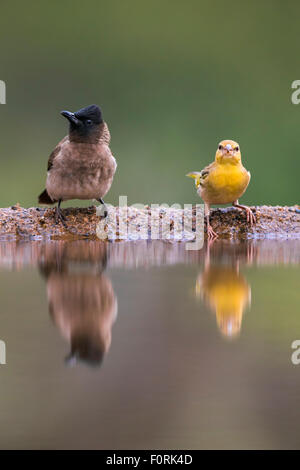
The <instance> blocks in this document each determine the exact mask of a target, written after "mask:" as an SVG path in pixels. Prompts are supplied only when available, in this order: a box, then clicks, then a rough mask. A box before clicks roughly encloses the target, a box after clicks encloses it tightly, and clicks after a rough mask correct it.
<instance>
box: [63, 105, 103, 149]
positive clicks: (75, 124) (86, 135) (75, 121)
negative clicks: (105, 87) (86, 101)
mask: <svg viewBox="0 0 300 470" xmlns="http://www.w3.org/2000/svg"><path fill="white" fill-rule="evenodd" d="M61 115H62V116H64V117H65V118H67V119H68V121H69V123H70V129H69V134H70V137H71V138H72V140H77V141H93V140H94V139H97V136H98V134H99V132H100V128H101V124H103V118H102V113H101V109H100V108H99V106H97V105H96V104H91V105H90V106H87V107H86V108H82V109H79V110H78V111H76V112H75V113H72V112H70V111H61Z"/></svg>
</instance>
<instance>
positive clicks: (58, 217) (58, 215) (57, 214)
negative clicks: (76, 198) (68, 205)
mask: <svg viewBox="0 0 300 470" xmlns="http://www.w3.org/2000/svg"><path fill="white" fill-rule="evenodd" d="M59 222H61V223H62V224H63V226H64V227H65V228H67V224H66V217H65V216H64V214H63V213H62V211H61V209H58V207H57V208H56V211H55V223H56V224H58V223H59Z"/></svg>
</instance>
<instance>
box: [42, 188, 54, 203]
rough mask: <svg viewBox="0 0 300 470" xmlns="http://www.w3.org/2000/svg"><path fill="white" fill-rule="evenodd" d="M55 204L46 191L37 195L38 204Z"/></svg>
mask: <svg viewBox="0 0 300 470" xmlns="http://www.w3.org/2000/svg"><path fill="white" fill-rule="evenodd" d="M55 202H56V201H53V200H52V199H51V197H50V196H49V194H48V192H47V189H45V191H43V192H42V193H41V194H40V195H39V204H54V203H55Z"/></svg>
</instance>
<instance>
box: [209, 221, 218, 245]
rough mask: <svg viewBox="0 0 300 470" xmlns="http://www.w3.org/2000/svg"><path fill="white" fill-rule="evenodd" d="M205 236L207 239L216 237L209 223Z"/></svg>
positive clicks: (210, 239)
mask: <svg viewBox="0 0 300 470" xmlns="http://www.w3.org/2000/svg"><path fill="white" fill-rule="evenodd" d="M207 238H208V240H209V241H212V240H215V239H216V238H218V234H217V233H216V232H215V231H214V230H213V228H212V226H211V225H208V226H207Z"/></svg>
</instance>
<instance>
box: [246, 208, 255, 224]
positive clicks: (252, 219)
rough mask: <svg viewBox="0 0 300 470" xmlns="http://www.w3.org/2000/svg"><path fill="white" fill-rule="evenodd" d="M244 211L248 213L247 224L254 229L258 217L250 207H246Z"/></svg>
mask: <svg viewBox="0 0 300 470" xmlns="http://www.w3.org/2000/svg"><path fill="white" fill-rule="evenodd" d="M244 210H245V211H246V217H247V223H248V224H250V226H251V227H252V226H253V225H254V224H255V223H256V217H255V215H254V214H253V212H252V210H251V209H250V207H245V208H244Z"/></svg>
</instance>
